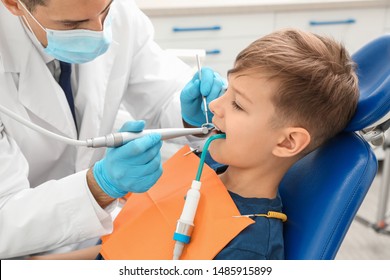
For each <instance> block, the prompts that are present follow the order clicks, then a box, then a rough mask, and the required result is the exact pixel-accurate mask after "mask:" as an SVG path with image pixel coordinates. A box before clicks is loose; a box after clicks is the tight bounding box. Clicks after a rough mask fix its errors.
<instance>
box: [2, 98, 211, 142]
mask: <svg viewBox="0 0 390 280" xmlns="http://www.w3.org/2000/svg"><path fill="white" fill-rule="evenodd" d="M0 112H3V113H4V114H6V115H7V116H9V117H10V118H12V119H14V120H16V121H18V122H20V123H21V124H23V125H25V126H27V127H29V128H31V129H32V130H35V131H37V132H39V133H42V134H44V135H46V136H48V137H51V138H54V139H56V140H59V141H61V142H65V143H67V144H70V145H74V146H86V147H89V148H100V147H119V146H122V145H124V144H126V143H127V142H129V141H131V140H134V139H137V138H140V137H143V136H145V135H147V134H151V133H159V134H161V139H162V140H167V139H172V138H177V137H181V136H188V135H197V134H199V135H201V134H203V135H206V134H208V133H209V132H210V131H211V130H212V129H213V127H211V126H202V127H198V128H160V129H145V130H143V131H141V132H116V133H110V134H108V135H105V136H98V137H93V138H89V139H86V140H76V139H72V138H69V137H65V136H62V135H59V134H56V133H54V132H51V131H49V130H47V129H45V128H43V127H41V126H38V125H36V124H34V123H32V122H30V121H28V120H26V119H24V118H22V117H21V116H19V115H17V114H15V113H14V112H12V111H11V110H9V109H7V108H5V107H4V106H2V105H0Z"/></svg>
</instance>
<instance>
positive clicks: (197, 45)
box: [138, 0, 390, 76]
mask: <svg viewBox="0 0 390 280" xmlns="http://www.w3.org/2000/svg"><path fill="white" fill-rule="evenodd" d="M144 1H145V0H138V2H139V4H140V7H141V9H142V7H144V8H145V9H146V10H147V11H148V12H149V13H150V15H149V18H150V19H151V21H152V23H153V25H154V27H155V29H156V33H155V39H156V41H157V43H158V44H159V45H160V46H161V47H162V48H164V49H178V48H179V49H180V48H185V49H205V50H206V59H205V62H204V66H210V67H212V68H214V69H215V70H216V71H218V72H219V73H220V74H221V75H223V76H225V75H226V71H227V70H228V69H230V68H231V67H232V66H233V63H234V59H235V57H236V55H237V54H238V52H239V51H241V50H242V49H243V48H245V47H246V46H247V45H248V44H249V43H251V42H252V41H254V40H255V39H258V38H259V37H261V36H263V35H266V34H268V33H270V32H272V31H273V30H276V29H280V28H285V27H296V28H301V29H304V30H308V31H312V32H314V33H318V34H324V35H330V36H332V37H333V38H335V39H337V40H339V41H341V42H343V43H344V45H345V46H346V47H347V49H348V50H349V51H350V53H351V54H353V53H354V52H355V51H357V50H358V49H359V48H360V47H362V46H363V45H364V44H366V43H367V42H369V41H370V40H372V39H374V38H376V37H378V36H380V35H381V34H383V33H384V32H389V31H390V10H389V8H388V6H389V4H388V2H384V1H366V0H360V1H356V0H350V1H347V2H346V1H337V0H336V1H335V0H331V1H327V0H323V1H321V0H316V1H306V0H300V1H298V0H296V1H295V0H291V1H290V0H289V1H281V0H274V1H268V0H267V1H266V0H250V1H249V0H247V1H246V2H245V3H247V4H248V3H249V4H253V6H250V5H246V6H245V3H244V2H242V1H239V0H229V1H227V0H220V1H218V2H215V1H214V2H212V3H211V2H207V1H206V0H205V1H203V2H199V0H187V1H184V0H183V1H181V0H180V1H170V2H169V1H168V0H166V1H168V2H169V3H170V6H169V7H170V8H169V9H168V8H167V7H165V6H164V5H165V4H162V3H163V2H161V1H162V0H149V1H147V2H144ZM224 1H225V6H226V7H225V6H224V5H223V3H224ZM206 2H207V3H206ZM233 2H234V5H235V6H236V7H237V12H235V10H233V8H229V7H230V6H229V5H227V3H229V4H233ZM379 2H380V3H379ZM218 3H219V4H218ZM240 3H242V4H240ZM255 3H256V5H254V4H255ZM211 4H212V5H211ZM175 5H176V6H177V8H180V9H177V10H176V9H174V8H175V7H176V6H175ZM215 5H220V6H219V7H218V9H217V7H216V6H215ZM240 5H241V6H240ZM325 7H328V8H325ZM224 8H226V9H227V10H225V12H226V11H228V13H226V14H224ZM228 8H229V9H228ZM197 9H198V10H197ZM259 9H260V10H259ZM200 10H202V11H203V12H200ZM167 13H168V14H167ZM194 62H195V58H194Z"/></svg>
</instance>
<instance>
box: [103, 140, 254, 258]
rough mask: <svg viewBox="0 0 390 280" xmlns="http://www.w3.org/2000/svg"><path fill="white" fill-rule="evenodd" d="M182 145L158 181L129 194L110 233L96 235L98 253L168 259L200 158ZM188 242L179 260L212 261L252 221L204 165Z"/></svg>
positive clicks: (108, 255)
mask: <svg viewBox="0 0 390 280" xmlns="http://www.w3.org/2000/svg"><path fill="white" fill-rule="evenodd" d="M188 151H190V149H189V147H188V146H185V147H183V148H182V149H180V150H179V151H178V152H177V153H176V154H175V155H174V156H173V157H172V158H170V159H169V160H168V161H166V162H165V163H164V166H163V167H164V168H163V170H164V172H163V175H162V176H161V178H160V179H159V180H158V182H157V183H156V184H155V185H154V186H153V187H152V188H151V189H150V190H149V191H148V192H146V193H142V194H131V195H130V196H129V197H128V199H127V202H126V204H125V206H124V207H123V209H122V210H121V212H120V213H119V215H118V217H117V218H116V219H115V221H114V231H113V233H112V234H110V235H107V236H104V237H103V238H102V240H103V245H102V249H101V254H102V256H103V257H104V258H105V259H107V260H109V259H114V260H119V259H135V260H168V259H172V256H173V247H174V244H175V241H174V240H173V238H172V237H173V234H174V232H175V229H176V222H177V220H178V219H179V217H180V215H181V212H182V209H183V206H184V199H185V195H186V193H187V191H188V189H189V188H190V187H191V183H192V181H193V180H194V179H195V176H196V172H197V170H198V165H199V161H200V159H199V158H198V157H197V156H196V155H194V154H192V153H190V154H189V155H186V156H184V154H185V153H187V152H188ZM201 182H202V187H201V189H200V193H201V197H200V201H199V205H198V210H197V213H196V216H195V220H194V231H193V233H192V236H191V242H190V243H189V244H187V245H186V246H185V248H184V251H183V254H182V256H181V259H192V260H207V259H213V258H214V257H215V256H216V255H217V254H218V253H219V252H220V251H221V250H222V249H223V248H224V247H225V246H226V245H227V244H228V243H229V242H230V241H231V240H232V239H233V238H234V237H236V236H237V235H238V234H239V233H240V232H241V231H242V230H243V229H245V228H246V227H247V226H248V225H250V224H252V223H254V221H253V220H252V219H250V218H246V217H241V218H234V217H233V216H239V215H240V213H239V211H238V209H237V207H236V205H235V204H234V202H233V200H232V199H231V197H230V195H229V193H228V191H227V190H226V188H225V186H224V185H223V183H222V182H221V181H220V180H219V177H218V175H217V174H216V173H215V172H214V171H213V170H212V169H211V168H210V167H208V166H207V165H206V164H205V165H204V167H203V172H202V178H201Z"/></svg>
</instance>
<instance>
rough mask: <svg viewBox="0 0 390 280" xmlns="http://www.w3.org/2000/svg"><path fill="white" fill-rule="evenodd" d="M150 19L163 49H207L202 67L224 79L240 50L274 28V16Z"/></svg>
mask: <svg viewBox="0 0 390 280" xmlns="http://www.w3.org/2000/svg"><path fill="white" fill-rule="evenodd" d="M150 19H151V21H152V23H153V25H154V28H155V31H156V32H155V39H156V42H157V43H158V44H159V45H160V46H161V47H162V48H164V49H172V48H173V49H178V48H179V49H180V48H184V49H204V50H205V51H206V58H205V63H204V65H203V66H210V67H212V68H213V69H214V70H216V71H217V72H219V73H220V74H221V75H223V76H226V71H227V70H228V69H230V68H232V66H233V63H234V59H235V57H236V55H237V54H238V52H239V51H241V50H242V49H243V48H245V47H246V46H247V45H248V44H249V43H251V42H252V41H254V40H255V39H257V38H259V37H261V36H263V35H265V34H268V33H270V32H272V30H273V28H274V14H273V13H255V14H236V15H207V16H186V17H150ZM194 61H195V57H194Z"/></svg>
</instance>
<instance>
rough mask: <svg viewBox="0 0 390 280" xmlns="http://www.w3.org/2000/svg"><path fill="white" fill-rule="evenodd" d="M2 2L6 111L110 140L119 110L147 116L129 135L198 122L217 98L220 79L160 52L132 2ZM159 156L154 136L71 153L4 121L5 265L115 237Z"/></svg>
mask: <svg viewBox="0 0 390 280" xmlns="http://www.w3.org/2000/svg"><path fill="white" fill-rule="evenodd" d="M1 1H2V4H0V103H1V105H3V106H4V107H7V108H8V109H10V110H12V111H13V112H15V113H17V114H18V115H20V116H22V117H23V118H25V119H27V120H29V121H31V122H33V123H35V124H37V125H39V126H42V127H43V128H46V129H48V130H50V131H53V132H55V133H58V134H62V135H64V136H67V137H71V138H75V139H76V138H79V139H87V138H90V137H93V136H97V135H105V134H108V133H111V132H112V131H113V130H115V124H116V120H117V119H118V112H119V108H120V107H121V108H125V109H126V111H127V113H128V114H129V116H131V118H132V119H137V120H144V121H132V122H127V123H125V124H124V125H123V126H122V128H121V130H122V131H131V132H137V131H142V130H143V129H144V126H145V123H146V124H147V125H148V127H150V128H158V127H180V126H183V125H184V126H199V125H201V124H202V123H203V122H204V119H205V118H204V115H203V113H202V110H201V106H202V96H206V98H207V102H210V101H212V100H213V99H215V98H216V97H218V95H219V94H220V92H221V88H222V86H223V81H222V79H221V78H220V77H219V76H218V75H217V74H216V73H214V72H213V71H211V70H210V69H207V68H206V69H202V82H200V81H199V79H198V76H197V74H195V75H194V76H193V78H192V80H191V77H192V75H193V71H192V70H191V69H190V68H189V67H188V66H187V65H185V64H184V63H183V62H181V61H180V60H179V59H177V58H175V57H173V56H170V55H168V54H167V53H165V52H164V51H162V50H161V49H160V48H159V47H158V46H157V45H156V43H155V42H154V41H153V27H152V25H151V23H150V21H149V20H148V19H147V17H146V16H145V15H144V14H143V13H142V12H141V11H140V10H139V9H138V8H137V6H136V4H135V3H134V1H133V0H1ZM188 81H190V82H188ZM183 88H184V89H183ZM182 89H183V90H182ZM211 117H212V116H209V118H210V119H211ZM160 148H161V139H160V136H159V135H149V136H145V137H142V138H139V139H137V140H134V141H131V142H129V143H127V144H125V145H123V146H121V147H118V148H112V149H109V150H107V151H105V150H104V149H88V148H84V147H73V146H69V145H66V144H63V143H61V142H58V141H56V140H53V139H50V138H47V137H46V136H43V135H41V134H39V133H37V132H35V131H33V130H31V129H29V128H27V127H25V126H23V125H21V124H20V123H18V122H16V121H14V120H13V119H10V118H9V117H8V116H7V115H5V114H2V113H0V259H5V258H20V257H23V256H27V255H31V254H35V253H41V254H45V253H49V252H50V253H53V252H66V251H71V250H75V249H79V248H82V247H83V246H89V245H90V244H91V243H92V244H93V242H95V240H97V237H99V236H102V235H105V234H108V233H110V232H111V231H112V215H111V214H112V213H111V212H112V210H113V208H115V203H114V202H115V200H116V198H119V197H122V196H123V195H125V194H127V193H129V192H130V193H137V192H144V191H146V190H148V189H149V188H150V187H151V186H152V185H153V184H154V183H155V182H156V181H157V180H158V178H159V177H160V175H161V173H162V169H161V157H160Z"/></svg>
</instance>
